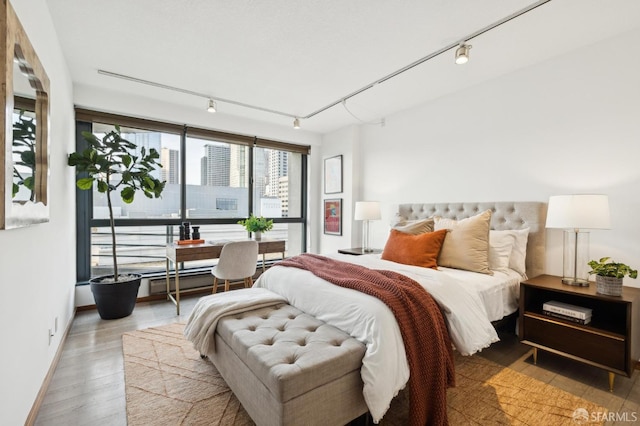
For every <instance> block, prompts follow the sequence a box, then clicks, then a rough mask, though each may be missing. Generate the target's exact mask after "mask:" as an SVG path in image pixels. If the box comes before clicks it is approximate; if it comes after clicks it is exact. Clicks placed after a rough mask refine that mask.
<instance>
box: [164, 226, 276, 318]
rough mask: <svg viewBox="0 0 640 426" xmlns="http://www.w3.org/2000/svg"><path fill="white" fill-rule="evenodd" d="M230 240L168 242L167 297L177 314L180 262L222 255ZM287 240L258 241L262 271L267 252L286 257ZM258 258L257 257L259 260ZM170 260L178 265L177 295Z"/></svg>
mask: <svg viewBox="0 0 640 426" xmlns="http://www.w3.org/2000/svg"><path fill="white" fill-rule="evenodd" d="M227 242H228V241H219V242H206V243H204V244H187V245H178V244H176V243H170V244H167V254H166V257H167V260H166V271H167V277H166V278H167V299H168V300H171V301H172V302H173V303H174V304H175V305H176V315H180V268H179V267H178V263H180V262H188V261H191V260H206V259H217V258H219V257H220V252H221V251H222V246H224V245H225V243H227ZM284 252H285V241H284V240H269V239H266V238H263V239H262V240H260V241H258V254H261V255H262V272H264V271H265V264H266V256H265V255H266V254H267V253H282V258H283V259H284ZM257 260H258V259H256V261H257ZM169 262H174V264H175V265H176V290H175V296H174V295H173V294H172V292H171V288H170V277H169V269H170V264H169Z"/></svg>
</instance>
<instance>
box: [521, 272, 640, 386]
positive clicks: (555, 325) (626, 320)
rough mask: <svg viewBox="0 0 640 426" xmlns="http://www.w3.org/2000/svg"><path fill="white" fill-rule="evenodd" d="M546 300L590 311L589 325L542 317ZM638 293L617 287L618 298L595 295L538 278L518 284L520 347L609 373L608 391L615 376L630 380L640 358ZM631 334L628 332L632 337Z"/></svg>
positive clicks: (546, 277) (593, 288)
mask: <svg viewBox="0 0 640 426" xmlns="http://www.w3.org/2000/svg"><path fill="white" fill-rule="evenodd" d="M550 300H555V301H558V302H563V303H569V304H571V305H577V306H582V307H584V308H590V309H592V310H593V316H592V319H591V323H590V324H588V325H582V324H577V323H573V322H570V321H565V320H562V319H557V318H551V317H548V316H546V315H544V314H543V312H542V305H543V303H545V302H548V301H550ZM639 311H640V289H637V288H631V287H623V291H622V296H621V297H614V296H605V295H602V294H597V293H596V286H595V283H592V284H591V285H590V286H589V287H573V286H569V285H565V284H562V278H560V277H556V276H552V275H540V276H539V277H536V278H532V279H530V280H527V281H525V282H523V283H522V284H520V320H519V335H520V340H521V341H522V343H526V344H527V345H531V346H533V360H534V363H536V362H537V356H538V349H543V350H545V351H548V352H553V353H555V354H558V355H562V356H565V357H567V358H571V359H574V360H576V361H581V362H584V363H586V364H589V365H593V366H596V367H599V368H602V369H604V370H607V371H608V372H609V390H610V391H613V382H614V379H615V374H623V375H626V376H628V377H631V375H632V374H633V369H634V368H635V366H636V363H637V362H638V358H639V357H640V336H638V330H636V328H635V327H638V328H640V314H639ZM632 328H633V331H632Z"/></svg>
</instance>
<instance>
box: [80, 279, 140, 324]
mask: <svg viewBox="0 0 640 426" xmlns="http://www.w3.org/2000/svg"><path fill="white" fill-rule="evenodd" d="M110 277H113V275H105V276H102V277H97V278H92V279H91V280H89V284H90V285H91V293H93V299H94V300H95V302H96V307H97V308H98V313H99V314H100V318H102V319H107V320H108V319H117V318H124V317H127V316H129V315H131V312H133V308H134V307H135V306H136V299H137V297H138V288H140V281H142V275H139V274H131V279H128V280H124V281H123V280H122V279H121V280H120V281H118V282H117V283H103V282H102V281H103V280H104V279H105V278H110Z"/></svg>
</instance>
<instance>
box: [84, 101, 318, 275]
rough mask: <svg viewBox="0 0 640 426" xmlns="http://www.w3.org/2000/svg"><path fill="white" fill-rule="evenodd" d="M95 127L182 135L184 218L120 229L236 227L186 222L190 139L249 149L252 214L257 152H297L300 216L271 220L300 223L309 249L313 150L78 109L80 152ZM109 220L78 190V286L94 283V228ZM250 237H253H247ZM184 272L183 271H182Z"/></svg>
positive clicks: (133, 222)
mask: <svg viewBox="0 0 640 426" xmlns="http://www.w3.org/2000/svg"><path fill="white" fill-rule="evenodd" d="M93 123H100V124H107V125H116V124H118V125H120V126H122V127H131V128H137V129H142V130H151V131H160V132H166V133H173V134H179V135H180V217H178V218H163V219H115V221H114V222H115V226H116V227H126V226H165V225H174V226H177V225H180V224H181V223H182V222H184V221H187V220H188V221H189V222H191V223H192V225H218V224H220V225H223V224H236V223H237V221H238V219H237V218H186V212H187V210H186V154H185V152H186V139H187V137H202V138H206V139H212V140H217V141H221V142H227V143H236V144H240V145H246V146H247V147H248V149H249V153H248V155H249V162H248V166H249V181H248V186H247V191H248V200H249V206H248V211H249V212H253V211H254V203H253V201H254V200H253V186H254V182H253V172H254V170H253V168H254V162H253V155H254V153H253V150H254V148H256V147H261V148H268V149H278V150H282V151H289V152H296V153H300V154H302V156H301V161H302V164H301V180H302V181H301V188H302V193H301V194H300V203H301V205H300V213H301V214H300V216H298V217H293V218H292V217H282V218H268V219H272V220H273V221H274V223H299V224H301V225H302V231H301V239H302V240H301V247H302V251H306V247H307V213H308V212H307V204H308V191H309V187H308V155H309V153H310V147H309V146H306V145H295V144H290V143H286V142H280V141H274V140H269V139H263V138H258V137H256V136H246V135H238V134H232V133H226V132H220V131H216V130H210V129H204V128H199V127H192V126H188V125H186V124H181V125H178V124H174V123H166V122H160V121H152V120H146V119H140V118H135V117H131V116H123V115H117V114H110V113H103V112H99V111H92V110H86V109H80V108H76V150H83V149H85V148H86V147H87V143H86V141H85V140H84V139H83V137H82V132H84V131H88V132H92V131H93ZM78 177H81V176H78ZM108 226H109V220H108V219H94V218H93V191H87V190H80V189H78V188H76V247H77V249H76V280H77V282H78V284H85V283H87V282H88V280H89V279H91V278H92V277H91V228H92V227H108ZM247 235H249V234H247ZM182 270H183V269H181V271H182Z"/></svg>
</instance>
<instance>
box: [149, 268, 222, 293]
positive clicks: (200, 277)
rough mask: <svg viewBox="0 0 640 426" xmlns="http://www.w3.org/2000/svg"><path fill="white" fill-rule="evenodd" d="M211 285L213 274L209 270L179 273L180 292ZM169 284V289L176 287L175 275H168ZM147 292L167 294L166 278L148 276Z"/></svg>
mask: <svg viewBox="0 0 640 426" xmlns="http://www.w3.org/2000/svg"><path fill="white" fill-rule="evenodd" d="M211 285H213V275H211V271H210V270H208V271H206V272H198V273H191V274H187V273H184V272H181V273H180V292H182V291H183V290H191V289H194V288H200V287H207V286H211ZM169 286H170V288H171V290H175V289H176V281H175V275H174V274H171V276H170V277H169ZM149 294H150V295H155V294H167V278H166V276H164V275H162V276H158V277H153V278H149Z"/></svg>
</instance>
